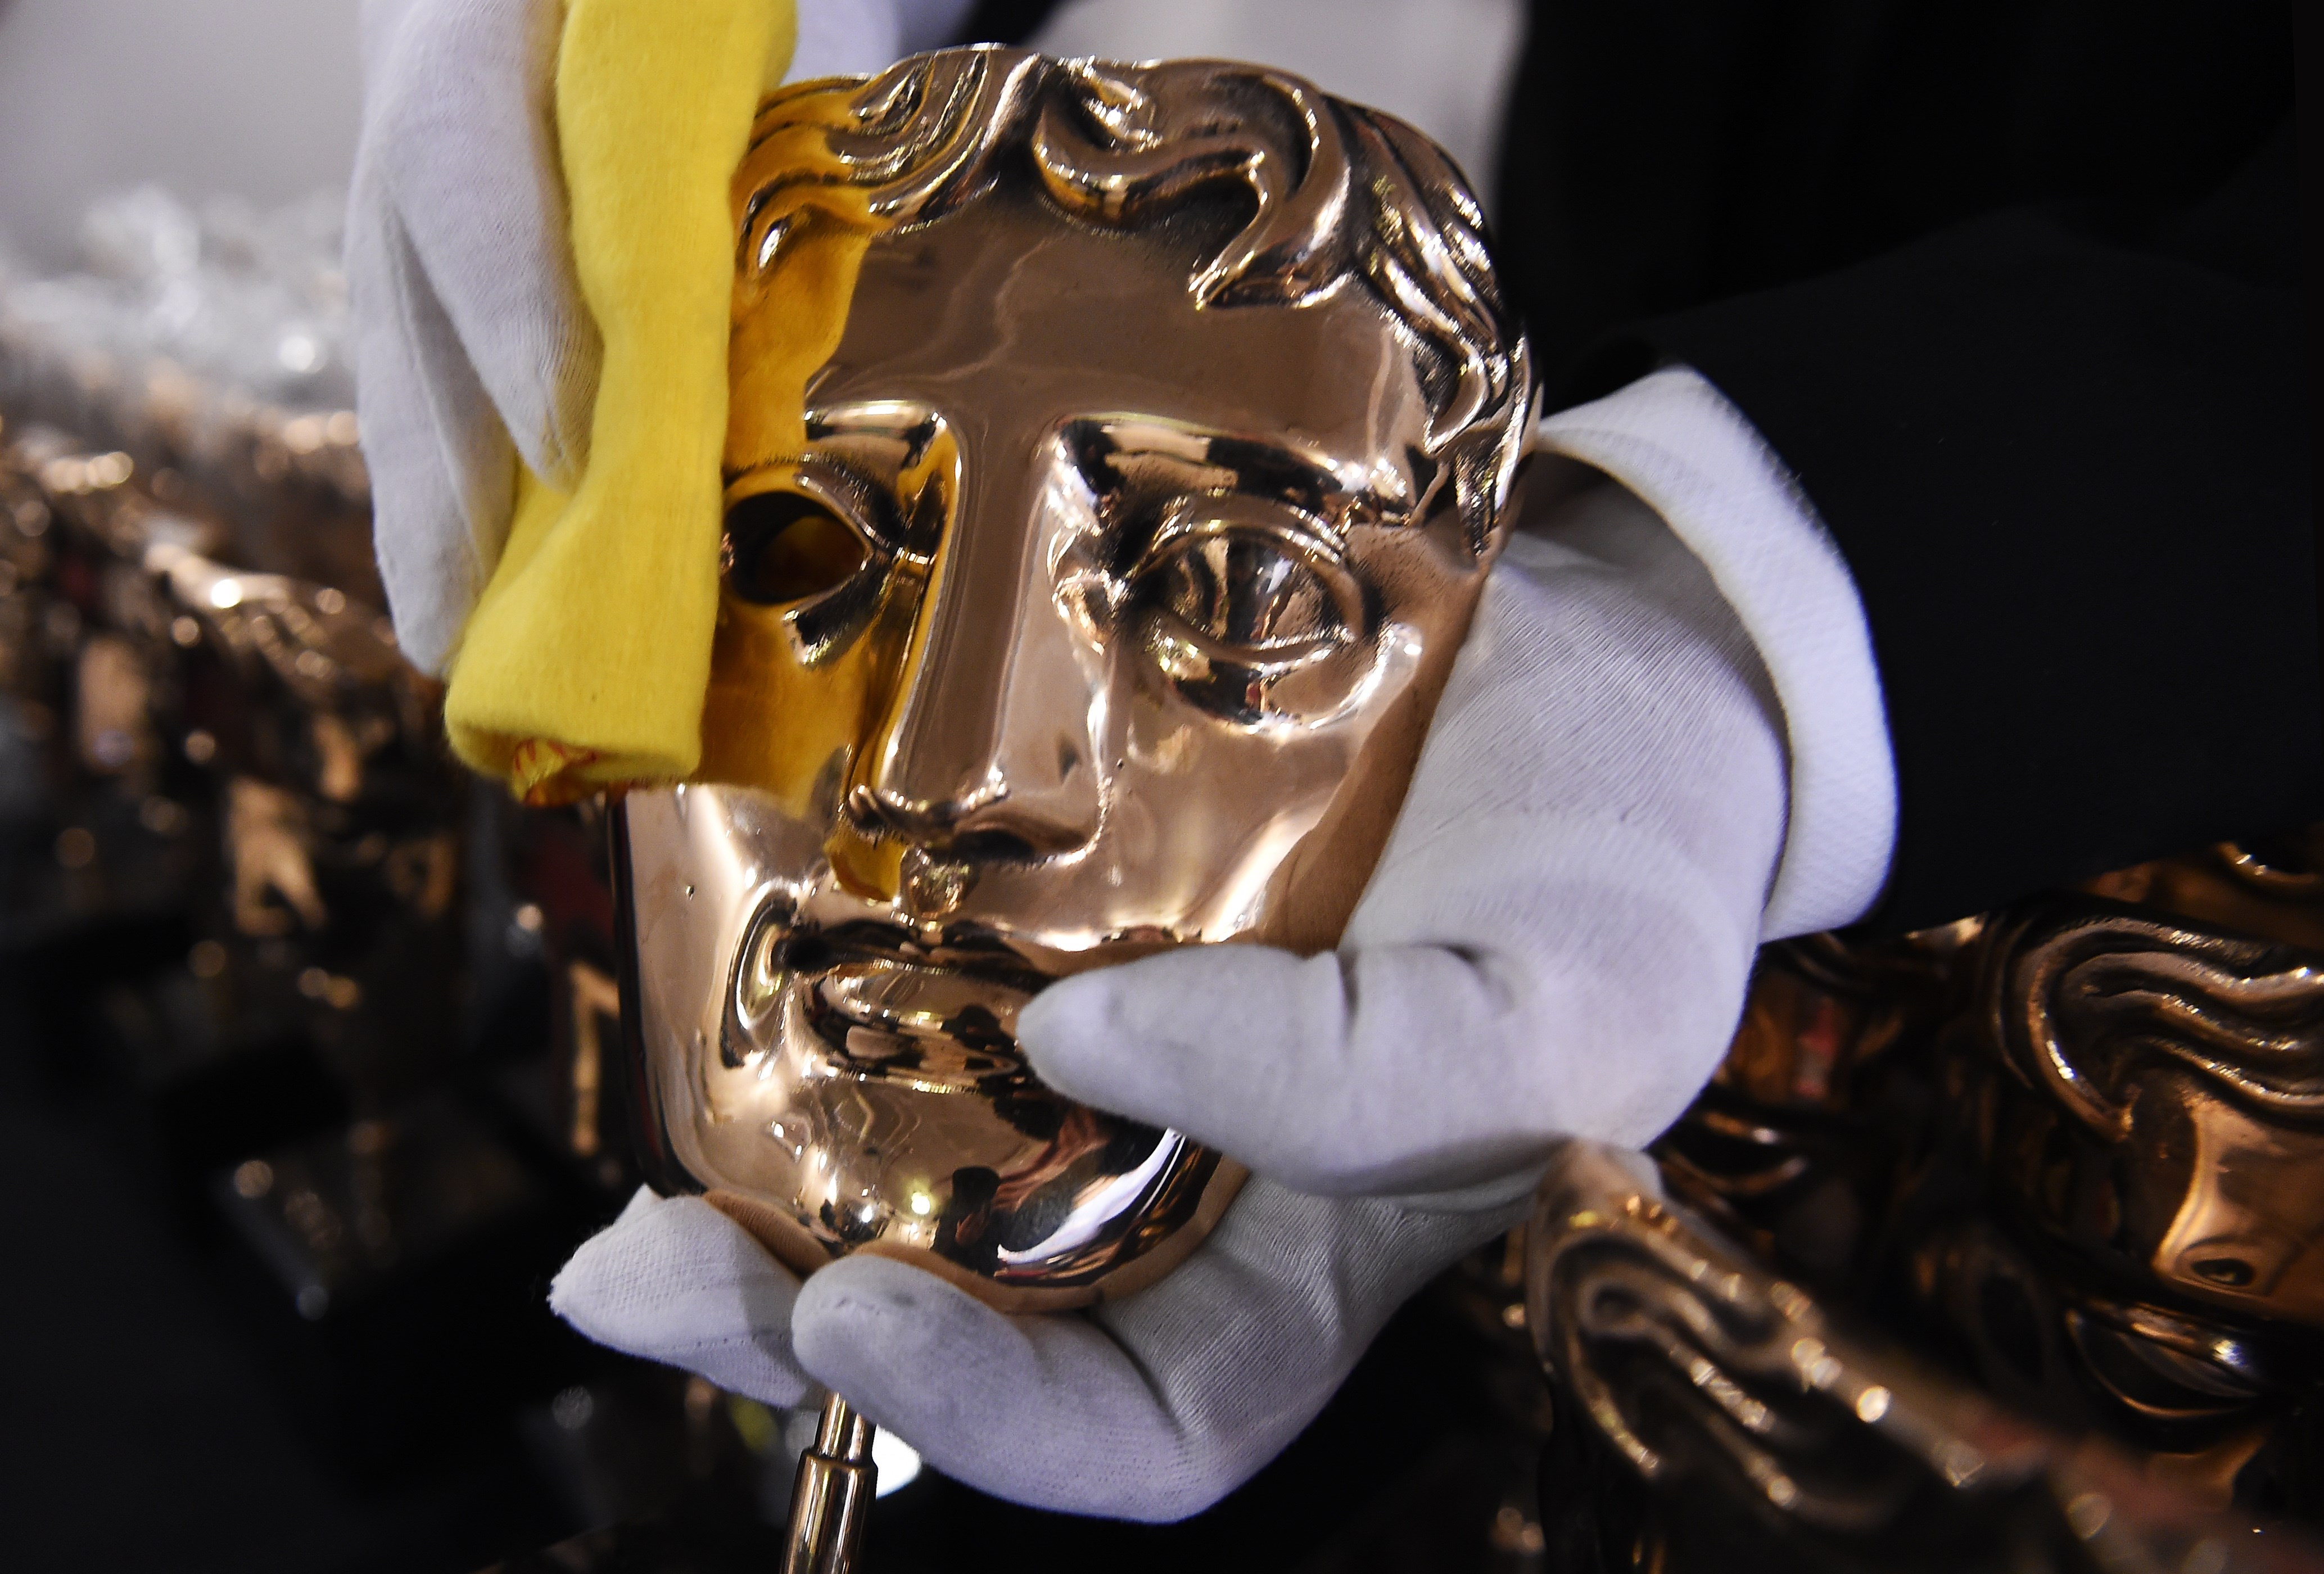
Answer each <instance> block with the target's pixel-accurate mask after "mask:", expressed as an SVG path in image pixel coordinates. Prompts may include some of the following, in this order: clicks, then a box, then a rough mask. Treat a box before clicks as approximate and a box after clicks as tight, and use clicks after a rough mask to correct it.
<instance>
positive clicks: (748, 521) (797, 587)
mask: <svg viewBox="0 0 2324 1574" xmlns="http://www.w3.org/2000/svg"><path fill="white" fill-rule="evenodd" d="M720 557H721V559H722V564H723V567H724V572H725V575H726V583H727V584H728V585H729V586H730V587H732V588H733V592H734V594H736V595H738V596H740V597H742V599H743V600H744V601H747V602H755V603H758V604H759V605H761V606H781V605H785V604H787V603H792V602H802V601H807V600H808V599H810V598H812V597H815V596H818V595H821V594H824V593H825V592H826V591H831V590H836V589H837V588H838V587H839V586H841V585H843V584H846V583H847V581H848V580H850V579H852V578H853V577H854V575H855V573H856V571H857V570H858V569H860V568H862V566H863V565H864V564H865V562H867V561H868V560H869V559H870V557H871V552H870V550H869V549H868V548H865V546H864V545H863V538H862V537H861V536H859V535H857V534H856V533H855V532H854V531H853V530H852V529H849V528H848V527H847V526H846V525H845V524H844V523H843V522H842V521H841V520H840V518H839V516H838V515H836V514H835V513H833V512H832V511H831V510H829V509H828V508H826V507H825V506H824V505H823V504H822V503H820V502H816V500H815V499H813V498H811V497H802V496H800V495H799V494H798V492H760V493H759V494H758V495H757V496H755V497H746V498H744V499H743V500H742V502H738V503H736V504H735V505H734V506H733V508H730V509H728V510H727V511H726V541H725V545H724V548H722V549H721V553H720Z"/></svg>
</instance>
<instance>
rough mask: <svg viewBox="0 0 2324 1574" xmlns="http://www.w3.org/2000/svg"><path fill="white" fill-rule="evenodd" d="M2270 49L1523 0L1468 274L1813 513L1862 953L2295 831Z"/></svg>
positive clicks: (2294, 307)
mask: <svg viewBox="0 0 2324 1574" xmlns="http://www.w3.org/2000/svg"><path fill="white" fill-rule="evenodd" d="M2291 62H2292V51H2291V41H2290V24H2289V21H2288V18H2287V16H2286V14H2284V13H2283V12H2282V10H2281V9H2280V8H2275V7H2269V6H2259V5H2226V4H2204V5H2155V4H2144V5H2130V4H2111V5H2095V4H2089V3H2087V0H2075V3H2072V4H2054V3H2050V0H2012V3H2011V4H2008V5H1960V4H1949V5H1927V4H1904V3H1892V4H1876V3H1872V0H1847V3H1842V4H1832V5H1798V4H1793V5H1776V4H1766V3H1752V0H1691V3H1680V4H1674V3H1668V0H1665V3H1660V4H1646V5H1619V6H1608V5H1595V4H1591V3H1590V0H1580V3H1573V0H1543V3H1542V4H1540V5H1536V7H1535V14H1534V19H1533V26H1532V32H1531V34H1530V36H1529V40H1528V43H1527V49H1526V60H1525V62H1524V65H1523V69H1522V71H1521V74H1520V77H1519V82H1518V87H1517V92H1516V94H1515V97H1514V99H1513V103H1512V106H1511V115H1510V122H1509V128H1510V135H1509V140H1508V143H1507V144H1506V146H1505V149H1504V155H1503V166H1502V167H1503V170H1504V180H1503V184H1502V188H1501V191H1500V202H1499V207H1500V210H1501V216H1502V220H1501V251H1502V265H1503V271H1504V273H1505V276H1506V278H1507V279H1508V282H1509V284H1510V286H1511V288H1512V289H1513V290H1514V291H1515V292H1516V293H1517V296H1518V298H1519V299H1520V301H1521V303H1522V305H1523V307H1524V309H1525V310H1526V315H1527V318H1528V326H1529V327H1530V328H1531V330H1532V331H1533V333H1534V335H1535V340H1536V343H1537V345H1539V346H1540V347H1541V349H1542V350H1543V351H1544V356H1543V360H1544V364H1546V365H1549V366H1551V367H1552V368H1553V372H1552V386H1553V391H1554V392H1555V393H1556V394H1557V395H1558V396H1559V399H1560V401H1561V402H1571V401H1572V400H1576V399H1580V398H1583V397H1588V396H1590V395H1591V394H1593V393H1596V392H1600V391H1606V390H1607V389H1609V388H1610V387H1612V386H1615V385H1618V382H1621V381H1624V380H1627V378H1628V377H1629V376H1631V375H1635V374H1636V373H1638V372H1640V371H1642V370H1644V369H1645V368H1646V366H1648V365H1651V364H1654V362H1655V360H1657V359H1661V358H1668V359H1674V360H1680V361H1684V362H1687V363H1689V364H1693V365H1694V366H1696V367H1697V368H1699V369H1700V370H1701V372H1702V373H1704V375H1706V376H1707V377H1709V378H1710V379H1711V382H1714V383H1715V384H1717V385H1718V386H1719V387H1720V389H1721V390H1722V391H1724V392H1726V393H1727V395H1728V396H1729V398H1730V399H1732V400H1734V401H1735V402H1736V404H1737V405H1738V407H1740V408H1741V409H1742V410H1743V411H1744V412H1745V414H1746V415H1748V417H1749V418H1750V419H1752V421H1753V422H1754V423H1755V424H1756V425H1757V427H1758V428H1759V429H1760V430H1761V431H1762V432H1763V433H1764V434H1766V437H1767V439H1768V441H1769V442H1770V443H1771V444H1772V445H1773V446H1774V447H1775V450H1776V451H1777V453H1778V454H1780V455H1781V456H1782V457H1783V458H1784V461H1785V462H1786V463H1787V464H1788V465H1790V466H1791V467H1792V469H1793V470H1794V472H1795V473H1796V474H1798V475H1799V477H1800V480H1801V483H1802V485H1803V488H1804V490H1805V491H1806V492H1807V494H1808V496H1809V498H1810V499H1811V500H1812V502H1814V504H1815V506H1816V508H1817V510H1818V511H1819V512H1820V513H1821V515H1822V516H1823V518H1824V519H1825V520H1826V522H1827V523H1828V524H1829V525H1830V526H1831V530H1832V533H1833V535H1834V537H1835V538H1837V540H1838V542H1839V544H1840V549H1841V551H1842V552H1843V553H1844V554H1845V555H1846V557H1847V558H1848V561H1849V567H1850V569H1851V571H1852V572H1853V574H1854V575H1855V577H1856V581H1857V584H1858V589H1859V591H1860V592H1861V594H1862V596H1863V599H1864V603H1865V609H1866V612H1867V618H1868V620H1869V621H1870V624H1871V628H1872V632H1873V640H1874V645H1875V649H1876V653H1877V658H1878V660H1879V663H1880V667H1881V678H1882V686H1883V691H1884V694H1885V696H1886V701H1887V704H1888V713H1889V723H1890V731H1891V736H1892V739H1893V740H1894V743H1895V750H1896V758H1897V768H1898V778H1899V789H1900V797H1901V803H1900V809H1901V817H1900V824H1899V835H1898V845H1897V858H1896V863H1895V869H1894V871H1893V873H1892V878H1891V880H1890V884H1889V888H1888V889H1887V891H1886V894H1885V896H1884V897H1883V899H1882V902H1881V905H1880V907H1879V908H1878V909H1877V912H1876V913H1875V915H1874V916H1873V918H1872V920H1871V923H1872V925H1874V926H1875V927H1877V928H1880V929H1885V930H1901V929H1907V928H1912V927H1917V926H1919V925H1925V924H1932V923H1938V922H1942V921H1945V920H1948V919H1950V918H1953V917H1957V916H1960V915H1962V914H1964V913H1969V912H1973V911H1977V910H1979V909H1982V908H1986V907H1992V906H1995V905H1997V903H1999V902H2002V901H2005V900H2006V899H2008V898H2010V897H2014V896H2015V895H2018V894H2020V893H2022V892H2024V891H2026V890H2029V889H2033V888H2038V887H2041V886H2044V885H2051V884H2055V883H2059V882H2061V881H2067V880H2071V879H2079V878H2082V877H2084V876H2087V875H2089V874H2093V873H2097V872H2098V871H2100V870H2105V869H2108V868H2114V867H2118V866H2120V865H2123V864H2126V863H2131V862H2135V861H2141V860H2144V859H2146V858H2151V857H2156V856H2160V855H2163V854H2165V853H2169V852H2174V851H2181V850H2182V849H2185V848H2188V847H2190V846H2194V845H2197V844H2199V843H2201V842H2207V841H2211V840H2218V839H2221V838H2227V837H2236V836H2253V835H2258V834H2263V833H2269V832H2273V831H2276V830H2279V829H2282V828H2286V827H2288V826H2290V825H2293V824H2299V823H2301V822H2304V821H2307V820H2311V819H2315V818H2318V817H2319V816H2324V695H2319V670H2324V667H2320V666H2319V652H2318V631H2317V608H2316V601H2315V587H2316V584H2317V577H2316V562H2315V538H2314V534H2313V530H2314V522H2313V509H2312V499H2311V494H2310V475H2311V473H2310V456H2309V443H2308V437H2309V432H2310V410H2309V404H2308V392H2307V378H2306V371H2305V368H2304V367H2303V365H2302V363H2301V345H2302V343H2303V340H2304V335H2303V331H2302V321H2301V299H2300V291H2299V280H2300V277H2301V273H2300V265H2299V257H2298V244H2297V213H2298V203H2297V198H2296V189H2295V186H2294V180H2293V165H2292V138H2291V134H2290V124H2289V117H2290V111H2291ZM2043 198H2047V199H2049V200H2047V201H2041V200H2038V199H2043ZM1649 313H1659V314H1661V315H1658V316H1653V317H1649V318H1647V320H1646V321H1644V322H1635V323H1631V324H1629V325H1628V326H1623V327H1617V326H1616V325H1618V324H1621V323H1622V320H1623V319H1624V318H1632V317H1637V316H1641V315H1644V314H1649ZM1585 346H1589V347H1590V348H1589V349H1588V351H1587V353H1580V354H1578V352H1582V351H1584V348H1585Z"/></svg>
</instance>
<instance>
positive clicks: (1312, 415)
mask: <svg viewBox="0 0 2324 1574" xmlns="http://www.w3.org/2000/svg"><path fill="white" fill-rule="evenodd" d="M1201 241H1202V237H1200V236H1198V235H1189V234H1188V232H1187V228H1186V226H1155V227H1151V228H1145V229H1131V230H1119V229H1112V228H1110V227H1105V226H1095V225H1091V224H1087V223H1084V222H1082V221H1079V220H1075V219H1072V218H1069V217H1067V216H1065V215H1063V214H1062V213H1060V212H1059V211H1058V210H1057V209H1056V207H1054V206H1053V205H1051V204H1049V203H1048V202H1047V201H1046V200H1045V199H1044V198H1042V197H1041V196H1040V195H1039V194H1037V192H1032V191H1028V190H1022V189H1018V190H1010V189H1003V190H1000V191H996V192H992V193H990V194H988V195H987V196H985V197H982V198H979V199H978V200H976V201H974V202H972V203H970V204H968V205H967V206H965V207H963V208H962V209H961V210H959V211H958V212H955V213H953V214H949V215H947V216H945V217H943V218H940V219H937V220H936V221H934V222H932V223H927V224H925V225H920V226H913V227H910V228H907V229H900V230H892V231H889V232H887V233H885V234H880V235H873V236H871V237H870V239H869V241H868V243H867V244H866V245H865V247H864V249H863V251H862V254H861V257H860V259H859V260H858V261H857V262H856V264H855V277H854V279H853V290H852V293H851V295H850V297H849V299H848V302H847V306H846V316H845V319H844V330H843V331H842V332H841V333H840V335H839V336H838V340H837V343H836V345H835V347H834V349H833V350H832V352H831V354H830V355H829V357H828V359H826V360H825V361H824V362H823V364H821V365H820V366H819V367H818V368H817V369H816V370H815V371H814V372H813V373H811V374H809V375H808V376H807V379H806V382H805V387H804V390H803V392H804V397H805V399H806V400H807V404H808V405H809V406H811V407H816V408H839V407H844V406H848V405H854V404H862V403H868V402H875V401H885V400H903V401H908V402H912V403H917V404H924V405H927V406H929V407H931V408H933V409H934V410H936V412H937V413H939V414H940V415H942V416H943V417H944V418H945V419H946V420H947V421H948V422H949V423H951V424H952V425H953V427H954V429H955V431H957V432H958V433H959V434H960V437H961V438H962V444H963V448H964V453H965V455H966V456H967V457H968V459H969V460H970V462H971V463H972V464H974V463H978V462H979V461H982V463H984V464H988V465H990V464H1004V463H1006V462H1007V460H1008V458H1009V456H1010V454H1011V453H1012V452H1021V453H1023V454H1024V455H1025V456H1028V457H1029V456H1031V455H1032V453H1033V450H1034V449H1035V447H1036V446H1037V444H1038V441H1039V439H1040V437H1042V436H1043V435H1044V434H1046V433H1047V432H1049V431H1052V430H1054V429H1056V427H1057V426H1058V425H1060V424H1061V423H1063V422H1065V421H1067V420H1074V419H1084V418H1089V417H1093V416H1114V415H1145V416H1155V417H1160V418H1163V419H1167V420H1170V421H1174V422H1178V423H1183V424H1185V425H1188V426H1192V427H1196V428H1203V429H1206V430H1211V431H1217V432H1223V433H1235V434H1242V435H1249V436H1251V437H1259V438H1262V439H1264V438H1269V437H1280V438H1283V439H1286V440H1287V441H1289V442H1290V443H1292V444H1293V445H1295V446H1297V447H1299V448H1301V449H1302V450H1305V451H1307V452H1311V453H1314V454H1315V455H1317V456H1320V457H1324V458H1326V459H1328V460H1329V461H1330V462H1331V463H1332V465H1333V467H1334V468H1340V469H1342V470H1343V472H1345V473H1349V474H1367V473H1375V472H1377V470H1378V468H1379V466H1381V465H1389V466H1392V467H1394V468H1395V469H1397V470H1398V471H1399V472H1401V473H1402V474H1401V477H1400V484H1397V485H1394V486H1390V487H1388V488H1384V489H1383V490H1386V491H1389V492H1402V493H1403V494H1405V495H1407V496H1408V495H1410V490H1409V489H1410V485H1411V483H1412V482H1413V481H1414V480H1415V479H1416V478H1415V477H1413V476H1412V475H1411V474H1410V471H1409V465H1410V463H1411V460H1410V456H1411V455H1412V454H1413V453H1414V452H1416V450H1417V449H1418V447H1419V446H1420V444H1421V442H1422V440H1423V438H1424V437H1425V432H1426V425H1427V419H1428V413H1429V412H1428V409H1427V405H1426V401H1425V399H1424V397H1423V394H1422V392H1421V390H1420V387H1419V383H1418V379H1417V376H1416V373H1415V371H1414V369H1413V365H1412V360H1411V355H1410V353H1409V351H1408V350H1407V349H1406V346H1405V345H1403V343H1402V342H1401V340H1400V338H1399V336H1398V335H1397V330H1396V328H1395V327H1394V326H1393V324H1392V323H1391V322H1390V321H1389V319H1388V317H1387V316H1386V314H1385V313H1384V312H1383V311H1381V310H1380V309H1379V307H1378V305H1377V303H1376V302H1375V301H1373V300H1372V299H1371V297H1370V296H1369V292H1367V291H1365V290H1362V289H1361V288H1360V287H1358V286H1355V285H1354V284H1353V281H1349V282H1348V283H1347V284H1344V285H1343V286H1342V288H1340V289H1338V290H1333V291H1331V292H1330V293H1328V294H1327V295H1325V296H1324V297H1323V298H1322V299H1318V300H1315V301H1314V302H1313V303H1311V304H1308V305H1305V306H1301V307H1296V308H1295V307H1290V306H1273V305H1239V306H1213V307H1209V308H1201V307H1198V306H1197V304H1196V301H1195V298H1194V293H1193V291H1192V290H1191V289H1190V288H1189V281H1190V279H1191V277H1192V276H1193V274H1194V272H1195V271H1196V270H1197V269H1199V268H1200V266H1201V265H1202V263H1203V260H1204V253H1203V246H1202V244H1201ZM809 261H812V259H809ZM780 265H781V264H780V263H778V266H780ZM764 299H765V300H766V302H767V307H766V309H769V310H779V309H780V303H781V301H782V299H783V290H781V288H780V281H777V287H776V288H774V289H770V290H768V291H766V293H765V297H764ZM741 393H742V391H741V390H740V389H739V388H738V397H740V396H741Z"/></svg>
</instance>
